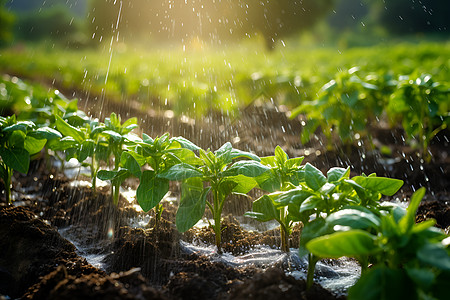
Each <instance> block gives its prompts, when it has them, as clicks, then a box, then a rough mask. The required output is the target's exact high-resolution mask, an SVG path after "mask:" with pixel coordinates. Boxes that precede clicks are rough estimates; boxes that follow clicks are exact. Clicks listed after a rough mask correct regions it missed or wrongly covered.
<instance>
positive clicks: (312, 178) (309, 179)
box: [305, 163, 327, 191]
mask: <svg viewBox="0 0 450 300" xmlns="http://www.w3.org/2000/svg"><path fill="white" fill-rule="evenodd" d="M326 182H327V178H326V177H325V176H324V175H323V174H322V172H320V170H319V169H317V168H315V167H314V166H312V165H311V164H310V163H307V164H306V165H305V183H306V185H307V186H308V187H309V188H311V189H313V190H314V191H317V190H319V189H320V188H321V187H322V186H323V185H324V184H325V183H326Z"/></svg>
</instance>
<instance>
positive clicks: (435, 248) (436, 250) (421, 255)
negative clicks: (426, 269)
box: [417, 243, 450, 272]
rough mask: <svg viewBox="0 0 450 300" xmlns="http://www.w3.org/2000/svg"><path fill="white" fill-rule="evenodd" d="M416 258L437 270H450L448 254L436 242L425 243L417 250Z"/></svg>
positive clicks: (449, 256)
mask: <svg viewBox="0 0 450 300" xmlns="http://www.w3.org/2000/svg"><path fill="white" fill-rule="evenodd" d="M417 258H418V259H419V260H420V261H421V262H422V263H425V264H427V265H429V266H432V267H434V268H437V269H438V270H442V271H445V272H450V255H449V254H448V252H447V251H446V250H445V249H444V248H443V247H442V246H441V245H440V244H437V243H434V244H432V243H427V244H425V245H423V246H422V247H421V248H420V249H419V250H418V251H417Z"/></svg>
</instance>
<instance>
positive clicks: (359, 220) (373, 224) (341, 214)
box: [326, 208, 381, 229]
mask: <svg viewBox="0 0 450 300" xmlns="http://www.w3.org/2000/svg"><path fill="white" fill-rule="evenodd" d="M326 221H327V223H328V224H330V226H331V227H333V226H335V225H341V226H348V227H351V228H352V229H369V228H374V229H376V228H379V227H380V226H381V221H380V219H379V218H378V217H377V216H376V215H374V214H373V213H371V212H364V211H361V210H358V209H352V208H347V209H342V210H339V211H337V212H335V213H332V214H331V215H329V216H328V217H327V219H326Z"/></svg>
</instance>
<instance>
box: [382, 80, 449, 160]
mask: <svg viewBox="0 0 450 300" xmlns="http://www.w3.org/2000/svg"><path fill="white" fill-rule="evenodd" d="M396 87H397V88H396V89H395V92H394V93H393V94H392V95H391V97H390V100H389V105H388V107H387V111H388V114H389V115H390V116H391V118H392V119H393V120H394V121H401V122H402V126H403V129H404V130H405V132H406V134H407V135H408V136H409V137H412V138H415V139H417V140H418V141H419V147H420V151H421V154H422V156H423V157H424V158H425V159H426V160H427V161H430V160H431V156H430V154H429V152H428V146H429V144H430V141H431V140H432V139H433V137H434V136H435V135H436V134H437V133H438V132H439V131H441V130H443V129H445V128H446V127H447V126H448V125H450V116H449V114H448V112H449V110H450V104H449V103H450V89H449V88H448V87H445V86H444V85H442V84H440V83H439V82H435V81H434V80H433V79H432V77H431V75H429V74H422V75H420V76H419V77H418V78H415V79H414V78H413V79H411V78H410V77H408V76H400V79H399V81H398V83H397V86H396Z"/></svg>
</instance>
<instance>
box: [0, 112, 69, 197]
mask: <svg viewBox="0 0 450 300" xmlns="http://www.w3.org/2000/svg"><path fill="white" fill-rule="evenodd" d="M0 130H1V131H0V156H1V161H0V176H1V179H2V180H3V183H4V185H5V196H6V201H7V202H8V203H9V202H10V201H11V199H10V196H11V190H10V189H11V177H12V173H13V171H14V170H15V171H18V172H21V173H24V174H26V173H28V168H29V165H30V156H32V155H33V154H36V153H38V152H40V151H41V150H42V148H43V147H44V146H45V144H46V143H47V140H51V139H56V138H59V137H61V134H60V133H59V132H58V131H56V130H53V129H51V128H49V127H41V128H37V126H36V125H35V124H34V123H33V122H31V121H17V119H16V116H15V115H12V116H10V117H7V118H5V117H0Z"/></svg>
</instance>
